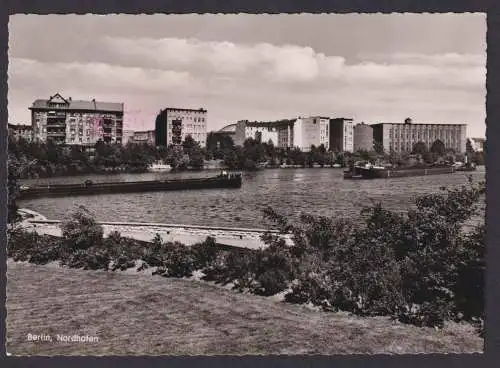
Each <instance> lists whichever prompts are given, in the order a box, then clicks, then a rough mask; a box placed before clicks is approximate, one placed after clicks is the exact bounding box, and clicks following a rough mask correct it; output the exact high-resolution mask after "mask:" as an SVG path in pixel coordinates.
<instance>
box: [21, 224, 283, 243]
mask: <svg viewBox="0 0 500 368" xmlns="http://www.w3.org/2000/svg"><path fill="white" fill-rule="evenodd" d="M99 224H100V225H102V227H103V229H104V236H108V235H109V234H110V233H112V232H113V231H118V232H120V234H121V235H122V236H123V237H128V238H132V239H137V240H142V241H151V240H152V239H153V238H154V237H155V235H156V234H159V235H160V236H161V238H162V239H163V241H165V242H175V241H177V242H180V243H182V244H185V245H187V246H190V245H193V244H195V243H199V242H202V241H204V240H205V239H206V238H207V236H211V237H213V238H215V240H216V242H217V243H218V244H220V245H223V246H228V247H235V248H244V249H259V248H264V247H266V244H264V242H263V241H262V240H261V238H260V237H261V235H262V234H264V233H266V232H273V233H277V231H276V230H271V231H268V230H265V229H244V228H226V227H207V226H194V225H179V224H158V223H138V222H100V223H99ZM23 227H24V228H25V229H27V230H32V231H36V232H37V233H39V234H47V235H53V236H62V231H61V228H60V221H57V220H47V219H36V220H34V219H33V220H27V221H24V222H23ZM283 237H284V238H285V240H286V242H287V243H288V244H292V240H291V237H290V236H289V235H283Z"/></svg>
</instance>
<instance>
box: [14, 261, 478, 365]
mask: <svg viewBox="0 0 500 368" xmlns="http://www.w3.org/2000/svg"><path fill="white" fill-rule="evenodd" d="M7 277H8V284H7V296H8V299H7V312H8V314H7V347H6V349H7V352H9V353H10V354H12V355H50V356H53V355H126V354H127V355H160V354H172V355H194V354H201V355H216V354H232V355H241V354H328V355H329V354H356V353H359V354H403V353H410V354H411V353H472V352H482V350H483V340H482V339H481V338H480V337H478V336H477V334H475V333H474V331H473V328H472V327H471V326H469V325H467V324H455V323H450V324H447V326H446V327H445V328H444V329H443V330H435V329H433V328H418V327H414V326H410V325H404V324H400V323H397V322H393V321H391V320H390V319H389V318H385V317H371V318H361V317H354V316H350V315H348V314H347V313H324V312H318V311H314V310H311V309H310V308H307V307H306V306H300V305H291V304H284V303H281V302H277V301H275V300H274V299H273V298H265V297H259V296H256V295H251V294H239V293H234V292H231V291H229V290H226V289H224V288H222V287H219V286H215V285H211V284H208V283H205V282H200V281H196V280H193V279H171V278H168V279H167V278H154V277H151V276H147V275H137V274H126V273H122V272H105V271H83V270H75V269H66V268H59V267H50V266H37V265H33V264H25V263H15V262H12V261H10V260H9V261H8V269H7ZM42 290H43V297H41V294H40V292H41V291H42ZM29 333H31V334H49V335H51V334H52V335H54V336H55V335H56V334H65V335H69V334H78V335H89V336H96V337H98V338H99V341H98V342H96V343H90V342H88V343H68V342H66V343H63V342H52V343H51V342H43V341H41V342H32V341H28V340H27V335H28V334H29Z"/></svg>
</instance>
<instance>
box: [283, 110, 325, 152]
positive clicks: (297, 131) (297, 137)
mask: <svg viewBox="0 0 500 368" xmlns="http://www.w3.org/2000/svg"><path fill="white" fill-rule="evenodd" d="M292 142H293V147H297V148H299V149H300V150H302V151H304V152H308V151H310V150H311V146H316V147H319V146H321V145H323V146H324V147H325V149H327V150H328V149H329V148H330V118H325V117H320V116H316V117H309V118H298V119H297V120H295V122H294V125H293V141H292Z"/></svg>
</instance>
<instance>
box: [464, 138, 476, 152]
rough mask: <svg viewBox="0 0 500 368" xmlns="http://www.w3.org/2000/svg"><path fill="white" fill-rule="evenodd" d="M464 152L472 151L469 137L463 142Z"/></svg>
mask: <svg viewBox="0 0 500 368" xmlns="http://www.w3.org/2000/svg"><path fill="white" fill-rule="evenodd" d="M465 152H466V153H474V148H473V147H472V142H471V141H470V139H469V138H467V141H466V142H465Z"/></svg>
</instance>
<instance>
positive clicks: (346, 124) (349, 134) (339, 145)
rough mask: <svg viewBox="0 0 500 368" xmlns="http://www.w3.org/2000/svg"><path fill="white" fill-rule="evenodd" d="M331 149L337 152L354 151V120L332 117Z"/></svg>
mask: <svg viewBox="0 0 500 368" xmlns="http://www.w3.org/2000/svg"><path fill="white" fill-rule="evenodd" d="M329 139H330V149H331V150H332V151H335V152H353V150H354V126H353V120H352V119H347V118H334V119H330V136H329Z"/></svg>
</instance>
